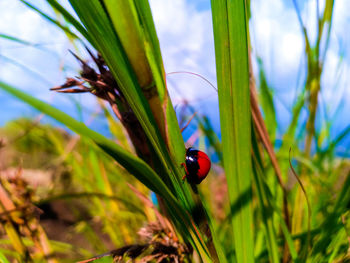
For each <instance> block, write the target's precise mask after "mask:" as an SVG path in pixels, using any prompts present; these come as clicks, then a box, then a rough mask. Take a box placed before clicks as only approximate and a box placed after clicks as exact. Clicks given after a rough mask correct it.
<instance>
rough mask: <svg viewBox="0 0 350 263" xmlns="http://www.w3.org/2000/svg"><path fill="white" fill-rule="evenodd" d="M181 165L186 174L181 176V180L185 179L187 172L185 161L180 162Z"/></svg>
mask: <svg viewBox="0 0 350 263" xmlns="http://www.w3.org/2000/svg"><path fill="white" fill-rule="evenodd" d="M181 166H182V167H184V168H185V172H186V174H185V175H184V176H183V177H182V181H185V179H186V177H187V174H188V170H187V166H186V164H185V163H181Z"/></svg>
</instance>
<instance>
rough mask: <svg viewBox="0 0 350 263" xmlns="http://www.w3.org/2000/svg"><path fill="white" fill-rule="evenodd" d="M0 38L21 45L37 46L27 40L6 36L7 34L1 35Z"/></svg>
mask: <svg viewBox="0 0 350 263" xmlns="http://www.w3.org/2000/svg"><path fill="white" fill-rule="evenodd" d="M0 38H4V39H7V40H11V41H14V42H17V43H19V44H22V45H26V46H35V44H34V43H31V42H29V41H27V40H23V39H20V38H18V37H14V36H10V35H6V34H0Z"/></svg>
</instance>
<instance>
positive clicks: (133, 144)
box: [0, 0, 350, 262]
mask: <svg viewBox="0 0 350 263" xmlns="http://www.w3.org/2000/svg"><path fill="white" fill-rule="evenodd" d="M22 2H23V3H24V4H26V5H27V6H28V8H31V9H35V10H36V11H37V12H39V13H40V12H41V11H40V10H38V9H37V8H36V7H35V6H33V5H32V4H35V2H34V1H32V2H27V1H22ZM70 2H71V4H72V6H73V8H74V10H75V12H76V13H77V16H78V17H79V19H76V18H75V16H74V17H73V16H71V15H70V13H69V12H68V11H66V9H64V8H63V7H62V6H61V5H60V4H59V2H56V1H53V0H48V1H47V3H48V4H49V5H51V6H52V8H53V9H54V10H55V12H56V16H54V17H48V15H46V14H43V13H42V14H41V15H43V16H44V17H45V18H46V19H47V20H49V21H50V22H53V23H54V24H56V25H57V26H58V27H59V28H61V29H62V30H63V31H64V32H65V33H66V35H67V37H68V38H70V39H71V41H72V42H73V43H77V46H76V47H77V49H76V51H74V52H77V53H78V54H86V57H83V58H82V59H83V60H84V61H86V62H81V64H80V65H81V72H80V73H79V72H76V74H75V75H74V76H77V75H78V74H80V76H81V77H82V78H83V80H84V81H85V83H84V85H85V87H81V85H71V86H78V88H80V90H82V89H86V88H87V89H88V90H84V91H87V92H89V93H92V94H86V95H85V96H94V95H95V98H96V100H98V103H97V105H98V109H96V110H95V109H89V110H91V111H93V112H97V113H96V114H92V116H91V119H92V120H96V119H100V120H101V121H102V122H105V123H107V127H108V135H109V136H108V137H109V138H105V137H104V136H102V135H101V134H97V133H96V132H93V131H91V130H89V129H88V128H87V127H86V126H84V125H83V124H82V123H81V122H78V121H75V120H73V119H70V118H68V115H65V114H63V113H62V112H60V111H59V110H56V109H54V108H51V107H50V105H48V104H45V103H43V102H40V101H38V100H35V99H33V98H32V97H31V96H30V95H28V94H25V93H21V92H20V91H18V90H17V89H16V88H14V87H11V86H10V85H8V84H6V83H3V82H1V83H0V86H1V88H2V89H3V90H5V91H7V92H10V93H12V94H13V95H15V96H17V97H18V98H20V99H21V100H22V101H24V102H26V103H28V104H30V105H32V106H33V107H36V108H37V109H39V111H42V112H43V114H42V115H39V116H38V117H37V118H36V119H28V118H20V119H17V120H13V121H11V122H8V123H7V124H6V125H5V126H4V127H2V128H1V129H0V138H1V146H0V147H1V148H0V168H1V171H0V172H1V188H0V201H1V210H0V218H1V220H2V221H1V240H0V260H1V261H2V262H31V261H32V262H72V261H78V260H84V259H89V258H93V257H95V256H96V255H100V254H103V253H105V252H107V254H106V257H103V258H101V259H96V261H100V262H111V261H112V259H111V256H112V257H114V258H119V259H121V260H122V259H125V260H126V259H130V258H131V259H134V258H135V259H136V258H138V259H139V260H141V262H142V260H144V261H146V262H147V260H148V261H150V262H176V260H177V261H178V262H201V261H204V262H212V261H213V262H255V261H256V262H347V261H349V252H348V251H349V242H350V236H349V220H348V206H349V202H350V195H349V194H348V191H347V189H348V185H349V184H350V180H349V178H350V177H349V175H350V173H349V171H350V169H349V168H350V166H349V160H348V159H347V158H346V157H341V156H338V155H337V154H336V151H335V149H336V147H337V145H339V144H341V143H342V141H343V140H344V139H346V138H347V135H348V133H349V131H350V128H348V127H347V128H345V129H344V130H343V131H341V132H339V133H338V135H337V136H336V137H335V138H331V137H330V133H331V132H330V130H331V128H332V123H331V121H329V120H326V119H325V120H324V122H325V123H326V125H321V126H319V125H317V123H316V115H317V114H319V111H320V105H319V101H320V99H319V96H320V95H319V94H320V91H321V89H322V82H321V78H322V76H323V74H324V73H323V63H324V60H325V57H326V53H327V50H328V44H327V43H328V42H329V38H330V34H331V32H332V27H331V25H332V19H333V7H334V2H333V1H329V0H326V1H325V4H324V5H323V8H322V10H321V8H320V6H319V2H318V1H316V3H315V5H316V4H317V10H319V12H318V16H317V19H318V20H317V30H316V32H308V31H307V29H306V27H305V25H304V22H303V19H302V17H301V15H300V9H299V6H298V2H297V1H293V4H294V8H295V12H296V14H297V15H298V19H299V25H300V28H301V34H303V37H304V43H305V52H304V54H303V56H304V59H305V60H306V61H307V67H306V69H305V72H304V74H305V81H304V82H303V84H302V89H301V90H300V92H299V93H298V96H297V99H296V100H295V101H293V102H292V103H293V112H292V118H291V122H290V123H289V124H288V128H287V129H286V130H285V133H284V134H283V135H282V136H277V128H278V120H277V117H276V116H277V113H276V111H277V109H276V105H275V100H274V94H273V89H272V84H270V83H269V81H268V77H267V73H266V70H265V68H264V63H265V62H264V61H263V60H262V59H261V58H260V57H254V55H252V53H251V51H250V50H251V49H254V47H252V46H251V43H250V38H249V28H248V27H247V28H246V30H242V29H243V28H245V25H247V24H248V21H249V19H251V18H250V12H249V10H250V6H249V2H248V4H247V5H246V4H245V1H213V3H212V13H213V27H214V38H215V48H216V63H217V64H216V65H217V81H218V84H217V85H218V93H219V107H220V123H221V134H220V135H218V134H217V132H216V129H214V125H213V123H212V122H213V120H212V119H211V118H209V117H208V116H207V115H205V114H202V113H200V114H196V115H195V116H194V119H193V120H192V121H191V123H190V125H191V131H192V133H191V136H188V137H189V138H186V139H188V140H187V142H185V143H186V144H184V142H183V139H182V136H181V131H180V129H181V128H182V127H184V126H185V124H186V122H187V121H188V120H190V119H191V118H192V117H193V114H194V113H195V112H196V109H195V108H194V107H193V106H191V103H190V102H186V101H184V103H183V105H179V106H177V108H176V114H177V115H175V111H174V107H173V105H172V102H171V100H170V97H168V91H167V86H166V76H165V72H164V68H163V64H162V58H161V54H160V49H159V44H158V40H157V35H156V32H155V28H154V25H153V20H152V15H151V12H150V9H149V6H148V2H147V1H139V2H136V1H128V2H125V1H116V2H113V1H91V2H89V3H88V4H86V3H84V2H82V1H70ZM310 34H313V35H316V38H315V39H316V40H315V41H314V39H310ZM1 37H2V38H6V39H8V40H10V41H14V42H16V43H20V44H22V45H31V44H30V43H27V42H26V41H24V40H22V39H21V38H20V36H8V35H1ZM81 42H83V43H84V44H86V45H88V46H89V49H91V50H93V51H91V52H92V55H91V54H90V55H89V53H88V52H86V51H85V50H84V47H83V46H82V45H81ZM225 43H229V45H226V44H225ZM324 43H325V44H324ZM83 50H84V51H83ZM96 51H98V52H99V53H100V54H101V56H102V57H103V60H99V58H98V57H97V55H96V54H97V53H96ZM251 60H253V61H257V72H254V74H253V70H252V65H251V63H252V62H251ZM96 61H97V62H96ZM101 61H102V62H101ZM99 63H100V64H99ZM104 63H105V64H104ZM28 66H30V65H28ZM89 67H91V68H89ZM92 71H95V73H92ZM106 72H107V73H106ZM74 76H69V77H74ZM111 76H112V77H111ZM174 79H175V81H176V78H174V77H172V80H174ZM78 80H79V79H78ZM80 80H81V79H80ZM97 80H99V81H101V82H102V84H101V83H100V82H98V81H97ZM335 81H336V80H335ZM86 83H87V84H86ZM60 84H62V83H58V84H57V83H56V84H55V86H57V85H60ZM52 87H53V85H52V86H48V87H47V88H52ZM63 88H67V87H63ZM68 88H71V87H68ZM62 90H64V89H62ZM104 91H106V92H105V93H104ZM66 92H67V89H66ZM68 92H69V93H71V92H80V91H77V90H69V89H68ZM75 107H76V109H75V110H76V112H78V113H79V114H80V116H81V115H82V114H83V111H84V108H83V107H82V105H80V104H79V103H75ZM260 110H261V113H260ZM305 110H306V111H307V112H308V114H307V117H306V119H305V118H304V116H302V111H305ZM44 114H47V115H49V116H51V117H53V118H55V119H56V120H58V121H60V122H61V123H63V124H64V125H65V126H66V127H68V128H70V129H72V130H74V131H75V132H76V133H77V134H79V135H77V134H73V133H71V132H67V130H66V129H63V128H62V127H61V128H60V127H55V126H53V125H49V124H45V123H42V122H41V118H42V117H43V116H44ZM105 134H106V133H105ZM280 137H281V138H282V139H280ZM185 145H186V146H192V145H196V146H197V147H198V148H199V149H201V150H203V151H205V152H206V153H208V155H209V156H211V157H212V160H213V168H212V170H211V172H210V175H209V176H208V177H207V179H206V180H204V181H203V183H202V184H201V185H200V186H199V187H197V186H190V185H188V184H187V183H183V182H182V181H181V177H182V175H183V173H184V172H183V170H181V167H180V163H181V162H183V160H184V149H185ZM276 146H278V147H276Z"/></svg>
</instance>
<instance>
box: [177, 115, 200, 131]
mask: <svg viewBox="0 0 350 263" xmlns="http://www.w3.org/2000/svg"><path fill="white" fill-rule="evenodd" d="M196 114H197V112H195V113H193V114H192V116H191V118H190V119H189V120H188V121H187V123H186V125H185V126H184V127H182V128H181V132H183V131H184V130H185V129H186V128H187V126H188V125H190V122H191V121H192V120H193V118H194V116H196Z"/></svg>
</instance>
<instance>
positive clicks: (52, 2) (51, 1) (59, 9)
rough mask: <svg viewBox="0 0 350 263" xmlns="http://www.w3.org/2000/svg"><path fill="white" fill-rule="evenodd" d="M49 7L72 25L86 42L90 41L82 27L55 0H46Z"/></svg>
mask: <svg viewBox="0 0 350 263" xmlns="http://www.w3.org/2000/svg"><path fill="white" fill-rule="evenodd" d="M46 1H47V2H48V3H49V5H51V7H52V8H53V9H55V10H56V11H57V12H59V13H60V14H61V15H62V16H63V17H64V19H65V20H66V21H67V22H69V23H70V24H72V26H74V27H75V29H77V30H78V31H79V32H80V33H81V34H82V35H83V36H84V37H85V38H86V39H87V40H88V41H90V38H89V35H88V33H87V31H86V29H85V28H84V27H83V25H82V24H81V23H80V22H79V21H78V20H76V19H75V18H74V17H73V16H72V15H71V14H70V13H69V12H68V11H67V10H66V9H65V8H64V7H63V6H62V5H60V4H59V3H58V2H57V1H56V0H46Z"/></svg>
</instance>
